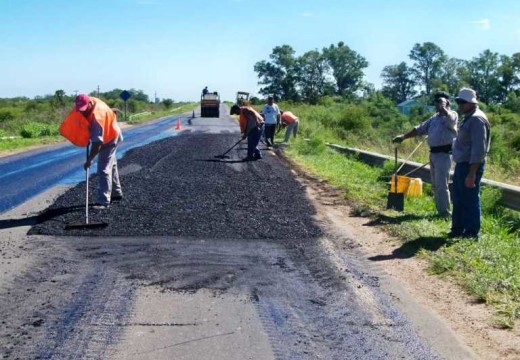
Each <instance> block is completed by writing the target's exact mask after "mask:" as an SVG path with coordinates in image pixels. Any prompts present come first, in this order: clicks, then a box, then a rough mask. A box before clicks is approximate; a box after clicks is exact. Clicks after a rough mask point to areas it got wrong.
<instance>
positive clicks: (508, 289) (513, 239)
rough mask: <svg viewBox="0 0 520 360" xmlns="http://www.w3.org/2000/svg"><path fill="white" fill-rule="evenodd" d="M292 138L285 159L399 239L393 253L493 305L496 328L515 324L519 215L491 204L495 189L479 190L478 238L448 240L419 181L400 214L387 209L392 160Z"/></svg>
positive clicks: (519, 314) (446, 224)
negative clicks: (367, 160) (367, 158)
mask: <svg viewBox="0 0 520 360" xmlns="http://www.w3.org/2000/svg"><path fill="white" fill-rule="evenodd" d="M307 131H309V132H310V130H307ZM292 141H293V142H292V145H291V146H289V147H288V148H287V149H286V150H285V151H286V154H287V155H288V156H289V157H291V158H293V159H294V160H295V161H296V162H297V163H298V164H299V165H300V166H302V167H303V168H305V169H307V170H308V171H310V172H312V173H314V174H316V175H318V176H319V177H320V178H323V179H326V180H328V181H329V182H330V183H331V184H333V185H335V186H338V187H340V188H342V189H343V190H344V191H345V197H346V198H347V199H349V200H350V201H351V204H352V206H353V212H354V213H355V214H358V215H364V216H370V217H372V218H373V221H374V222H375V223H378V224H380V226H382V227H383V228H384V229H385V230H386V231H387V232H388V233H389V234H391V235H393V236H395V237H398V238H400V239H402V245H401V246H400V247H399V248H398V249H396V250H395V255H396V256H401V257H403V258H408V257H412V256H423V257H426V258H427V259H429V261H430V264H431V266H430V271H431V272H432V273H433V274H439V275H441V274H442V275H443V276H446V275H448V276H451V277H453V278H454V279H455V280H456V281H457V282H458V283H459V284H460V285H461V286H462V287H463V288H464V289H466V290H467V291H468V292H469V293H471V294H473V295H474V296H475V297H476V298H477V299H478V300H479V301H484V302H486V303H487V304H490V305H491V306H494V308H495V309H496V314H497V316H496V325H497V326H499V327H505V328H512V327H514V326H515V321H517V320H518V319H519V318H520V234H519V231H518V230H519V229H520V216H519V215H518V212H514V211H511V210H507V209H504V208H502V207H500V206H498V205H496V202H497V199H498V198H499V195H500V194H499V193H498V192H497V190H496V189H492V188H486V187H484V188H483V189H482V211H483V222H482V233H483V235H482V238H481V239H480V240H478V241H475V240H468V239H447V232H448V231H449V228H450V220H449V219H448V220H446V219H442V218H439V217H437V216H436V211H435V208H434V203H433V199H432V197H431V187H430V186H429V184H424V185H423V193H424V194H423V196H421V197H415V198H407V199H406V200H405V211H404V212H402V213H398V212H395V211H393V210H386V197H387V193H388V189H389V185H388V182H389V176H390V174H391V172H392V171H391V169H392V168H393V165H392V164H390V163H387V164H385V166H384V167H381V168H378V167H371V166H369V165H366V164H363V163H361V162H359V161H357V160H356V159H355V158H354V157H352V156H345V155H342V154H339V153H337V152H335V151H333V150H331V149H328V148H327V147H326V146H325V144H324V141H323V138H320V137H313V138H312V140H311V141H304V140H302V139H301V137H300V139H298V140H297V141H294V140H292Z"/></svg>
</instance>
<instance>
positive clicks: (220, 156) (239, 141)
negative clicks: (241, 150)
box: [215, 138, 244, 159]
mask: <svg viewBox="0 0 520 360" xmlns="http://www.w3.org/2000/svg"><path fill="white" fill-rule="evenodd" d="M242 141H244V138H241V139H240V140H238V141H237V142H236V143H235V145H233V146H231V147H230V148H229V149H228V150H227V151H226V152H225V153H224V154H222V155H215V157H216V158H219V159H225V158H226V157H228V156H226V155H227V153H229V152H230V151H231V150H233V149H234V148H235V146H237V145H238V144H240V143H241V142H242Z"/></svg>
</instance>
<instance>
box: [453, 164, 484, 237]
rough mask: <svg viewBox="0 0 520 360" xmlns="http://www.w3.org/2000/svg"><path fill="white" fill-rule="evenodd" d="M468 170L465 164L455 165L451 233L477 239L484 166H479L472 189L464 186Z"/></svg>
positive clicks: (468, 166) (467, 165)
mask: <svg viewBox="0 0 520 360" xmlns="http://www.w3.org/2000/svg"><path fill="white" fill-rule="evenodd" d="M469 168H470V165H469V163H467V162H462V163H457V164H456V165H455V172H454V174H453V191H452V195H453V214H452V218H451V232H452V234H453V235H456V236H468V237H477V236H479V233H480V180H481V179H482V174H483V173H484V164H481V165H480V166H479V168H478V170H477V174H476V177H475V185H476V186H475V187H474V188H468V187H466V185H465V181H466V176H468V173H469Z"/></svg>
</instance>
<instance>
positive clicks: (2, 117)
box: [0, 109, 14, 122]
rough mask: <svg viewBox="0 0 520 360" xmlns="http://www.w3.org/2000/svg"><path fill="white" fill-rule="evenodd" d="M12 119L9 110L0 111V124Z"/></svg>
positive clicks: (11, 113)
mask: <svg viewBox="0 0 520 360" xmlns="http://www.w3.org/2000/svg"><path fill="white" fill-rule="evenodd" d="M13 119H14V113H13V112H12V111H11V110H7V109H0V122H4V121H9V120H13Z"/></svg>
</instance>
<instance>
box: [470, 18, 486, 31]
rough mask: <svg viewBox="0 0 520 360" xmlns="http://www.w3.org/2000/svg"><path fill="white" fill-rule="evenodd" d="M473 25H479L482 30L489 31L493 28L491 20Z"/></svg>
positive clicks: (478, 21)
mask: <svg viewBox="0 0 520 360" xmlns="http://www.w3.org/2000/svg"><path fill="white" fill-rule="evenodd" d="M471 23H473V24H477V25H478V26H479V27H480V28H481V29H482V30H489V29H490V28H491V21H490V20H489V19H482V20H477V21H472V22H471Z"/></svg>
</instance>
